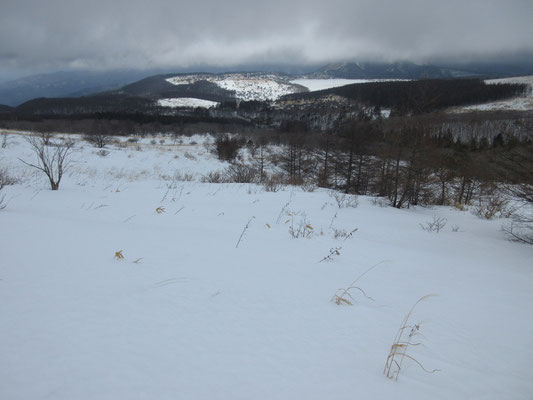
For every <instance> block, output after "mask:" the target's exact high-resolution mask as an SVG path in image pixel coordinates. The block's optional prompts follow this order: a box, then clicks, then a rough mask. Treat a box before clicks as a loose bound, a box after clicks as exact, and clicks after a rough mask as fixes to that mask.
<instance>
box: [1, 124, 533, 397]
mask: <svg viewBox="0 0 533 400" xmlns="http://www.w3.org/2000/svg"><path fill="white" fill-rule="evenodd" d="M25 136H26V134H13V133H11V134H10V135H9V137H8V140H7V147H6V148H2V149H0V167H5V168H7V171H9V174H11V175H12V176H14V177H16V178H17V179H18V180H19V183H17V184H15V185H12V186H7V187H5V188H4V189H3V191H2V193H5V195H6V200H7V207H6V208H5V209H3V210H0V241H1V245H2V262H1V263H0V316H1V321H2V323H1V324H0V338H1V340H0V354H1V355H2V363H0V382H1V384H0V398H1V399H9V400H22V399H24V400H26V399H44V398H46V399H76V400H84V399H87V400H89V399H99V400H107V399H109V400H117V399H128V400H135V399H139V400H141V399H161V400H165V399H168V400H174V399H195V400H202V399H205V400H219V399H220V400H228V399H235V400H237V399H243V400H244V399H254V400H262V399H265V400H272V399H276V400H284V399H287V400H289V399H290V400H297V399H305V400H315V399H316V400H324V399H336V400H345V399H346V400H353V399H354V398H362V399H368V400H371V399H409V400H427V399H437V400H438V399H442V400H450V399H454V400H456V399H457V400H459V399H483V400H488V399H494V400H501V399H518V400H520V399H521V400H528V399H530V398H531V394H532V393H533V370H532V369H531V368H530V360H531V358H532V357H533V349H532V347H531V339H532V338H533V322H532V320H531V318H530V317H528V315H531V313H532V311H533V310H532V308H533V306H532V304H533V291H532V290H531V287H532V285H533V268H532V263H531V260H532V259H533V247H532V246H526V245H521V244H517V243H513V242H509V241H508V240H507V239H506V237H505V235H504V233H503V232H502V231H501V229H500V227H501V225H502V223H504V222H505V221H504V220H493V221H487V220H481V219H479V218H477V217H475V216H474V215H472V214H470V213H468V212H464V211H463V212H461V211H458V210H456V209H453V208H450V207H435V208H416V209H409V210H405V209H404V210H398V209H395V208H391V207H386V206H385V205H384V204H383V203H382V202H380V201H379V200H376V199H373V198H370V197H362V196H361V197H359V198H357V199H356V198H353V197H350V196H348V197H347V198H346V197H345V198H344V200H343V201H340V200H339V199H341V200H342V198H341V197H337V198H335V193H334V192H332V191H329V190H325V189H316V190H314V191H304V190H303V189H302V188H300V187H291V186H285V187H282V188H281V189H280V190H279V191H277V192H268V191H266V190H265V188H264V187H263V186H261V185H255V184H228V183H223V184H216V183H203V182H202V177H205V176H206V175H207V174H208V173H209V172H213V171H220V170H223V169H224V168H226V167H227V166H228V164H227V163H221V162H219V161H218V160H217V159H216V158H215V157H214V155H213V154H212V153H211V152H210V151H209V148H208V146H209V143H210V142H212V138H209V137H206V136H193V137H191V138H187V137H178V138H170V137H162V136H159V137H153V138H151V137H150V138H145V139H141V140H139V141H137V140H136V139H134V138H131V139H128V138H117V139H116V141H115V143H113V144H111V145H108V146H107V149H106V150H105V151H101V150H99V149H96V148H94V147H92V146H90V145H89V144H87V143H86V142H84V141H82V140H81V138H77V142H76V145H75V147H74V152H73V153H72V157H71V160H72V164H71V166H70V169H69V170H68V171H67V173H66V175H65V177H64V180H63V182H62V183H61V187H60V189H59V190H58V191H51V190H49V189H48V187H47V181H46V180H45V179H44V175H43V174H42V173H40V172H39V171H36V170H34V169H31V168H29V167H27V166H25V165H24V164H23V163H22V162H21V161H20V160H19V159H22V160H26V161H28V162H33V160H34V154H33V152H32V150H31V149H30V148H29V145H28V143H27V142H26V140H24V137H25ZM247 156H248V155H247V154H246V153H243V154H242V157H243V158H244V159H246V158H247ZM270 168H272V167H270ZM204 180H205V179H204ZM307 189H308V188H307ZM337 196H339V195H338V194H337ZM347 205H349V206H348V207H346V206H347ZM434 217H435V218H446V220H447V223H446V226H445V227H444V228H443V229H442V230H441V231H440V232H439V233H437V232H432V233H430V232H427V231H424V230H423V229H422V228H421V224H422V225H425V224H426V223H427V222H428V221H431V220H432V219H433V218H434ZM354 281H356V282H355V283H354ZM350 286H352V288H351V289H350ZM339 288H344V289H347V292H346V293H345V294H343V292H342V290H341V291H339ZM336 294H337V296H340V297H342V298H344V299H345V300H346V301H347V302H343V301H337V302H338V303H339V304H341V305H337V304H336V302H335V301H332V300H335V299H336V298H335V295H336ZM427 294H437V295H438V296H436V297H430V298H428V299H427V300H425V301H422V302H421V303H419V304H418V305H417V306H416V308H415V309H414V311H413V313H412V315H411V317H410V319H409V321H408V322H409V325H410V326H411V328H409V329H406V332H407V336H408V335H409V333H412V334H413V336H412V337H408V338H407V339H406V340H409V341H411V340H412V343H413V344H414V343H421V345H419V346H410V347H409V351H408V355H409V356H411V357H413V359H409V358H407V357H405V358H404V359H403V362H402V363H401V371H400V373H399V376H398V380H391V379H387V378H386V377H385V376H384V375H383V368H384V367H385V363H386V360H387V355H388V354H389V352H390V350H391V345H392V344H393V342H394V338H395V335H396V333H397V331H398V328H399V327H400V324H401V322H402V320H403V318H404V317H405V315H406V314H407V313H408V312H409V310H410V309H411V307H412V306H413V305H414V304H415V302H416V301H417V300H418V299H420V298H421V297H422V296H425V295H427ZM337 299H338V297H337ZM348 302H349V303H352V305H349V304H348ZM407 336H406V337H407ZM400 361H401V360H400ZM417 363H420V364H421V365H422V366H423V367H424V368H425V369H426V370H428V371H433V370H438V371H435V372H433V373H429V372H425V371H424V370H423V369H421V368H420V367H419V365H417Z"/></svg>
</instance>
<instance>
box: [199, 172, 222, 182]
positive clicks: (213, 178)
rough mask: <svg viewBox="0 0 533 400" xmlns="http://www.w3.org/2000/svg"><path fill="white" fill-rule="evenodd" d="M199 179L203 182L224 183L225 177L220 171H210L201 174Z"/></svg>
mask: <svg viewBox="0 0 533 400" xmlns="http://www.w3.org/2000/svg"><path fill="white" fill-rule="evenodd" d="M201 181H202V182H204V183H224V182H226V178H225V176H224V174H223V173H222V172H220V171H212V172H210V173H208V174H207V175H204V176H202V178H201Z"/></svg>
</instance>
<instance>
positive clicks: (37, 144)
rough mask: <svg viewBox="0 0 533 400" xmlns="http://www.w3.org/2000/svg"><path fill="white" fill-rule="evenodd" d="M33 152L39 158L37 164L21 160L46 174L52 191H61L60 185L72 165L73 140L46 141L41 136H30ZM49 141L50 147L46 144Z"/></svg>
mask: <svg viewBox="0 0 533 400" xmlns="http://www.w3.org/2000/svg"><path fill="white" fill-rule="evenodd" d="M26 140H27V141H28V143H29V144H30V146H31V148H32V150H33V151H34V153H35V155H36V156H37V162H36V163H35V164H33V163H29V162H26V161H24V160H21V159H20V158H19V160H20V161H22V162H23V163H24V164H26V165H28V166H30V167H33V168H35V169H38V170H39V171H42V172H44V174H45V175H46V176H47V177H48V180H49V181H50V188H51V189H52V190H58V189H59V183H60V182H61V178H62V177H63V174H64V173H65V171H66V170H67V168H68V166H69V164H70V160H69V158H70V153H71V151H72V148H73V146H74V142H73V141H71V140H65V141H59V140H45V139H44V138H43V137H40V136H37V137H36V136H29V137H27V138H26ZM47 141H48V143H49V144H48V145H46V142H47Z"/></svg>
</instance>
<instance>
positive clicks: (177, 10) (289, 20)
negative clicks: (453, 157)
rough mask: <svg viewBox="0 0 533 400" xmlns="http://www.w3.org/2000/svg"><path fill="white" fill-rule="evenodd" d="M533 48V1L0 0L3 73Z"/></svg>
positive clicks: (506, 52)
mask: <svg viewBox="0 0 533 400" xmlns="http://www.w3.org/2000/svg"><path fill="white" fill-rule="evenodd" d="M520 54H533V0H507V1H497V0H461V1H459V0H440V1H432V0H403V1H402V0H327V1H324V0H307V1H290V0H285V1H280V0H271V1H261V2H259V1H255V0H196V1H194V0H190V1H176V0H152V1H148V0H146V1H141V0H83V1H80V0H1V4H0V76H1V75H2V74H4V75H7V74H22V73H23V72H32V73H36V72H45V71H53V70H65V69H70V68H83V69H86V68H89V69H112V68H155V67H187V68H188V67H190V68H194V66H195V65H212V66H222V67H231V66H232V65H243V64H254V65H260V64H292V65H298V64H320V63H328V62H333V61H343V60H383V61H394V60H411V61H414V62H419V63H427V62H434V60H443V59H447V58H450V59H453V60H467V61H473V60H477V59H486V58H494V57H496V58H497V57H502V56H505V57H512V56H515V55H520Z"/></svg>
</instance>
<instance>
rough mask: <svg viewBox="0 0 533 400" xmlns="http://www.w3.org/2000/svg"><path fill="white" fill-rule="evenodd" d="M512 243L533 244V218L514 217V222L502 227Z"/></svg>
mask: <svg viewBox="0 0 533 400" xmlns="http://www.w3.org/2000/svg"><path fill="white" fill-rule="evenodd" d="M502 229H503V231H504V232H505V233H507V234H508V235H509V237H510V238H511V240H512V241H515V242H520V243H526V244H533V217H531V216H529V217H525V216H523V215H519V216H514V217H513V221H511V222H510V223H508V224H505V225H504V226H503V227H502Z"/></svg>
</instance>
